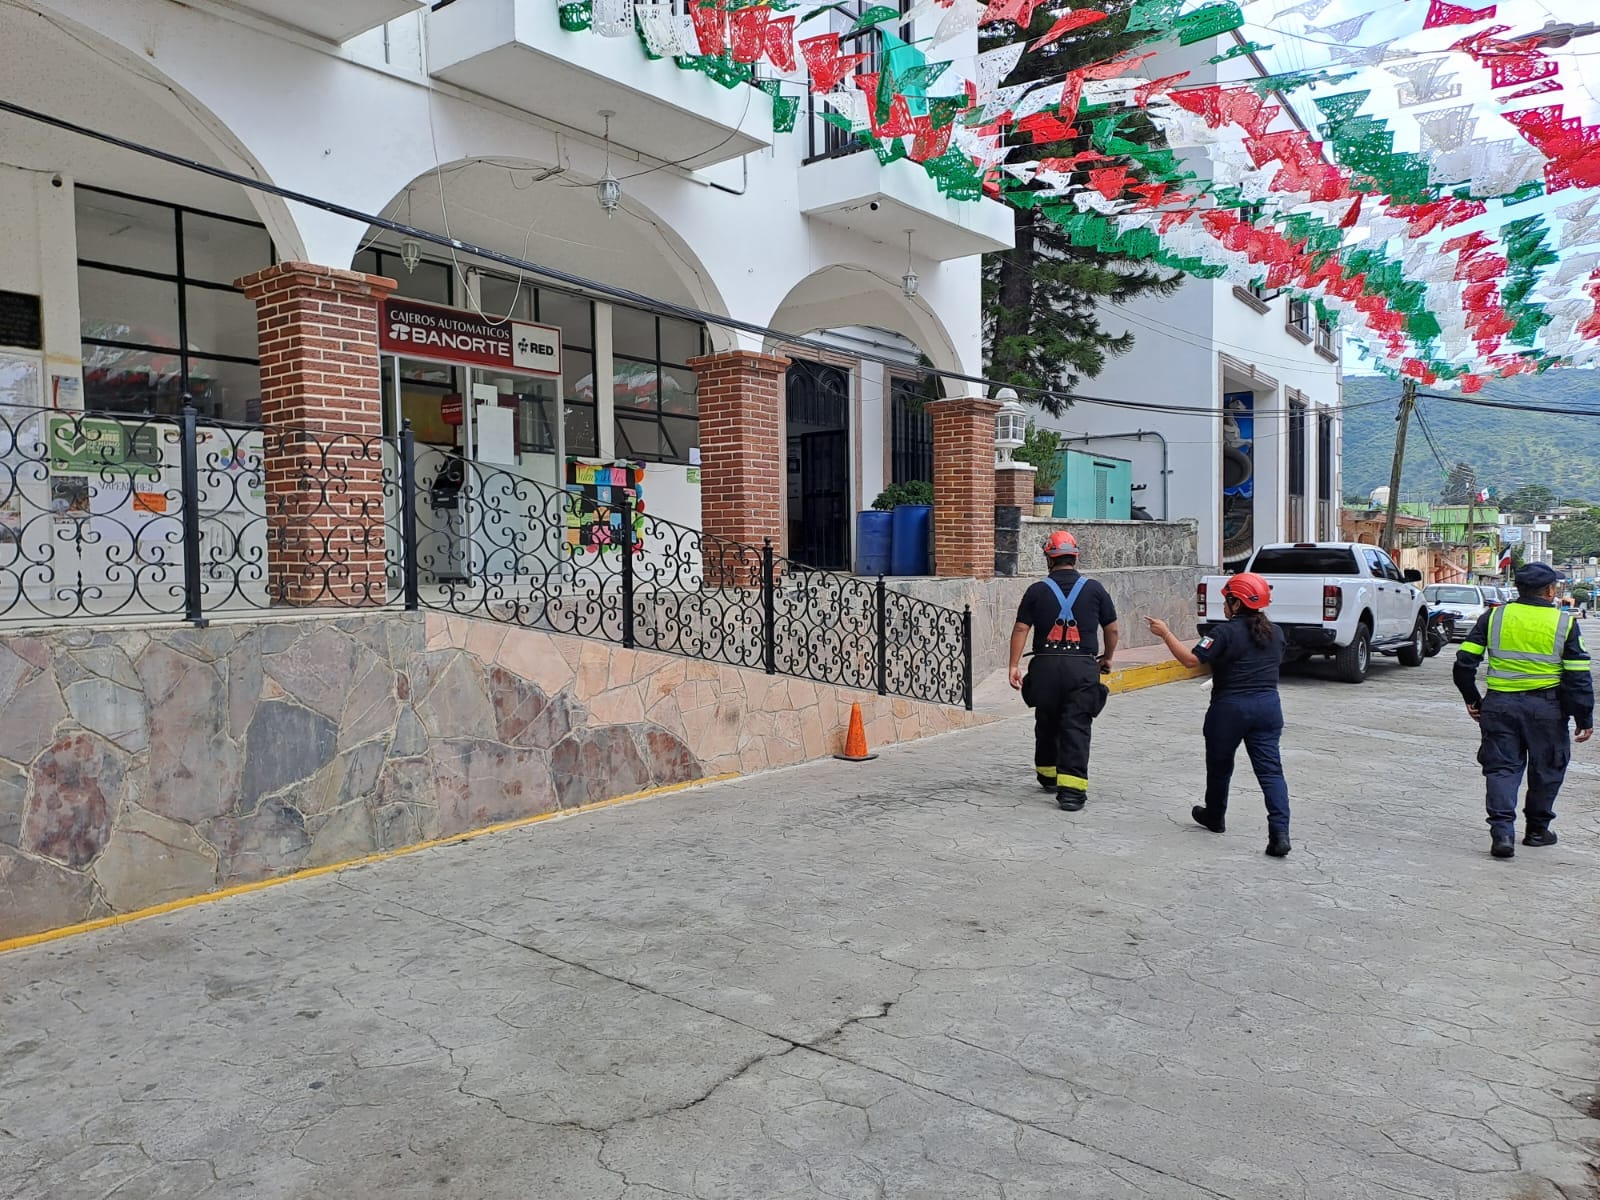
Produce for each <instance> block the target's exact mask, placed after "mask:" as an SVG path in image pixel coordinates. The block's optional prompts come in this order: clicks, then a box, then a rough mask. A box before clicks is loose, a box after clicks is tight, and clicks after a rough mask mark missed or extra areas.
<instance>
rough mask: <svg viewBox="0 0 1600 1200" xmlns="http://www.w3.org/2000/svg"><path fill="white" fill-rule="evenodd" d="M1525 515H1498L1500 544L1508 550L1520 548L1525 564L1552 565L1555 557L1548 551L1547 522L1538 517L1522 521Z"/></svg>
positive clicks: (1548, 527) (1548, 529) (1548, 535)
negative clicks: (1540, 563) (1539, 563)
mask: <svg viewBox="0 0 1600 1200" xmlns="http://www.w3.org/2000/svg"><path fill="white" fill-rule="evenodd" d="M1526 515H1527V514H1519V513H1501V514H1500V544H1501V545H1502V546H1505V547H1508V548H1509V547H1513V546H1516V547H1520V548H1521V550H1522V561H1523V562H1525V563H1534V562H1542V563H1545V564H1547V565H1554V563H1555V555H1554V554H1553V553H1552V552H1551V550H1550V524H1549V522H1548V521H1543V520H1540V519H1539V518H1538V517H1534V518H1533V519H1532V520H1524V519H1522V518H1523V517H1525V516H1526Z"/></svg>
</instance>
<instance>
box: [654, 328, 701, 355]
mask: <svg viewBox="0 0 1600 1200" xmlns="http://www.w3.org/2000/svg"><path fill="white" fill-rule="evenodd" d="M701 336H702V330H701V327H700V326H699V325H696V324H694V323H692V322H690V321H678V320H674V319H673V318H672V317H662V318H661V361H662V362H667V363H679V364H682V363H686V362H688V361H689V360H690V359H691V358H698V357H699V356H700V351H701Z"/></svg>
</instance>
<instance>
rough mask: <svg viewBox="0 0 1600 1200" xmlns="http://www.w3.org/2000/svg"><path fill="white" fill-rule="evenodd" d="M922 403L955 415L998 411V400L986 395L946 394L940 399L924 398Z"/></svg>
mask: <svg viewBox="0 0 1600 1200" xmlns="http://www.w3.org/2000/svg"><path fill="white" fill-rule="evenodd" d="M922 405H923V407H924V408H933V409H940V410H943V411H944V412H949V413H954V414H956V415H957V416H968V415H971V416H976V415H978V414H979V413H983V414H991V413H997V412H999V411H1000V401H999V400H991V399H989V398H988V397H987V396H946V397H945V398H944V399H942V400H924V401H923V402H922Z"/></svg>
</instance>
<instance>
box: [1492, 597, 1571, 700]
mask: <svg viewBox="0 0 1600 1200" xmlns="http://www.w3.org/2000/svg"><path fill="white" fill-rule="evenodd" d="M1572 622H1573V615H1572V613H1571V612H1570V611H1568V610H1567V609H1564V608H1554V607H1550V606H1547V605H1542V604H1520V603H1517V604H1502V605H1501V606H1500V607H1499V608H1496V609H1493V610H1492V611H1491V612H1490V613H1489V621H1488V633H1487V641H1486V642H1481V643H1480V642H1470V641H1469V642H1463V643H1461V649H1462V650H1463V651H1464V652H1465V653H1467V654H1471V655H1475V656H1477V655H1481V656H1483V657H1485V658H1487V659H1488V663H1489V672H1488V686H1489V690H1490V691H1491V692H1536V691H1540V690H1542V689H1544V688H1553V687H1559V686H1560V685H1561V675H1562V672H1563V671H1587V670H1588V669H1589V658H1588V655H1587V653H1585V655H1584V657H1583V658H1570V659H1569V658H1567V657H1566V646H1567V638H1568V636H1569V635H1570V634H1571V632H1572ZM1578 649H1579V650H1580V651H1582V650H1583V635H1582V634H1581V633H1580V634H1579V635H1578Z"/></svg>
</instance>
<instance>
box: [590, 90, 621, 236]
mask: <svg viewBox="0 0 1600 1200" xmlns="http://www.w3.org/2000/svg"><path fill="white" fill-rule="evenodd" d="M616 115H617V114H616V113H614V112H612V111H611V110H610V109H609V108H602V109H601V110H600V116H601V117H602V118H604V120H605V123H606V173H605V174H604V175H602V176H600V178H599V180H598V181H596V183H595V185H594V198H595V202H596V203H597V204H599V205H600V208H601V210H602V211H604V213H605V214H606V216H608V217H610V216H614V215H615V214H616V211H617V205H618V204H620V203H622V182H621V181H620V180H619V179H618V178H617V177H616V176H615V175H613V174H612V173H611V118H612V117H614V116H616Z"/></svg>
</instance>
